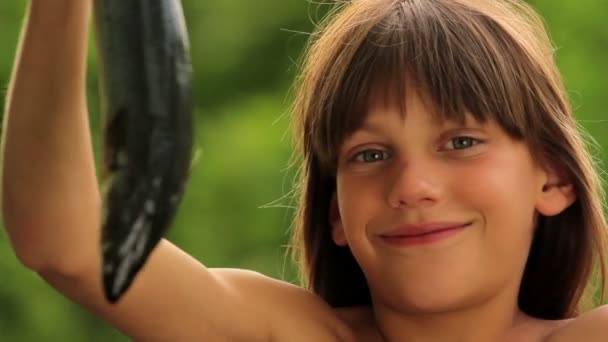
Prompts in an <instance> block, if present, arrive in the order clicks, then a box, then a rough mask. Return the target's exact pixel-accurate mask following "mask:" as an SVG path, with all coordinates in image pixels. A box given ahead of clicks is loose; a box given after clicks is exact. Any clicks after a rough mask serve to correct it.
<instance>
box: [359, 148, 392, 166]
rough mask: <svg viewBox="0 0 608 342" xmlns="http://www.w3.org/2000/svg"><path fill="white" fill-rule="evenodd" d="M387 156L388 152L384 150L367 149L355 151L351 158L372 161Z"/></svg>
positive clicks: (363, 161)
mask: <svg viewBox="0 0 608 342" xmlns="http://www.w3.org/2000/svg"><path fill="white" fill-rule="evenodd" d="M388 158H390V154H389V153H388V152H386V151H383V150H379V149H369V150H364V151H361V152H358V153H356V154H355V155H354V156H353V158H352V159H351V160H352V161H356V162H362V163H374V162H378V161H382V160H386V159H388Z"/></svg>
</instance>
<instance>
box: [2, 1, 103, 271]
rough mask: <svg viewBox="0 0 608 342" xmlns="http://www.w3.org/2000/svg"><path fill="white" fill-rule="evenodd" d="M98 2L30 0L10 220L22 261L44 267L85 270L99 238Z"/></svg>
mask: <svg viewBox="0 0 608 342" xmlns="http://www.w3.org/2000/svg"><path fill="white" fill-rule="evenodd" d="M90 7H91V2H90V0H80V1H72V0H52V1H41V0H39V1H36V0H32V1H31V2H30V8H29V16H28V19H27V21H26V23H25V28H24V31H23V36H22V39H21V43H20V47H19V51H18V56H17V58H16V63H15V66H14V71H13V76H12V80H11V83H10V87H9V93H8V96H7V105H6V116H5V123H4V127H5V131H4V134H3V139H4V141H3V159H4V160H3V163H2V196H3V198H2V200H3V201H2V203H3V204H2V206H3V207H2V211H3V219H4V225H5V227H6V229H7V231H8V233H9V236H10V239H11V242H12V244H13V246H14V248H15V251H16V254H17V256H18V257H19V259H20V260H21V261H22V262H23V263H24V264H25V265H27V266H28V267H31V268H33V269H36V270H40V271H43V270H45V269H47V268H48V267H51V266H52V267H56V266H59V267H61V268H62V269H65V270H66V271H70V272H72V271H77V270H78V268H80V267H83V265H80V264H79V263H77V262H75V260H78V259H77V258H76V256H82V255H87V253H85V252H84V249H87V248H90V247H91V246H92V245H94V244H96V243H97V241H98V236H97V234H98V231H97V230H96V229H95V227H96V225H97V222H98V221H99V212H100V210H99V208H100V197H99V192H98V187H97V181H96V178H95V166H94V159H93V151H92V147H91V139H90V137H89V122H88V116H87V109H86V97H85V86H84V83H85V72H86V64H85V60H86V58H85V56H86V52H87V49H86V48H87V34H88V21H89V12H90ZM75 213H79V214H78V215H75ZM60 250H61V251H65V252H63V253H57V251H60ZM80 261H82V263H83V264H88V263H90V262H91V260H80Z"/></svg>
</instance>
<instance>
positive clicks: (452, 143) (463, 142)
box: [443, 137, 481, 150]
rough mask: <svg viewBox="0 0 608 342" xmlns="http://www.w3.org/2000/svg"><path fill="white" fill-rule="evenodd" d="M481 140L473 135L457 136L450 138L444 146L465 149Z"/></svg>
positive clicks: (448, 148)
mask: <svg viewBox="0 0 608 342" xmlns="http://www.w3.org/2000/svg"><path fill="white" fill-rule="evenodd" d="M480 142H481V140H479V139H475V138H472V137H455V138H452V139H450V140H449V141H448V142H447V143H446V144H445V145H443V147H444V148H445V149H447V150H464V149H467V148H469V147H472V146H474V145H477V144H479V143H480Z"/></svg>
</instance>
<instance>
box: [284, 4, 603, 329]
mask: <svg viewBox="0 0 608 342" xmlns="http://www.w3.org/2000/svg"><path fill="white" fill-rule="evenodd" d="M305 56H306V57H305V60H304V61H303V69H302V73H301V76H300V78H299V80H298V83H297V93H296V101H295V105H294V108H293V115H294V118H293V119H294V120H293V123H294V133H295V138H296V143H297V147H298V149H297V152H298V153H299V154H298V156H299V158H300V161H301V162H302V168H301V169H300V174H299V183H298V184H299V188H298V194H299V203H298V209H297V213H296V217H295V222H294V223H295V226H294V235H293V241H292V242H293V243H292V245H293V246H294V250H295V253H296V256H297V257H298V260H299V262H300V264H301V265H300V266H301V270H302V275H303V278H304V280H305V282H306V284H307V286H309V288H310V289H311V290H312V291H313V292H315V293H317V294H318V295H319V296H321V297H322V298H323V299H324V300H326V301H327V302H328V303H329V304H330V305H332V306H336V307H337V306H355V305H366V304H370V294H369V288H368V285H367V282H366V280H365V277H364V275H363V272H362V271H361V269H360V267H359V265H358V264H357V262H356V261H355V259H354V258H353V256H352V254H351V253H350V251H349V249H348V248H344V247H338V246H337V245H335V244H334V243H333V241H332V238H331V227H330V224H329V217H328V215H329V206H330V199H331V196H332V194H333V193H334V192H335V187H336V184H335V171H336V170H335V168H336V153H337V151H338V149H339V147H340V144H341V142H342V141H343V139H344V138H345V137H346V136H347V135H348V134H350V133H352V132H353V131H354V130H355V129H356V128H357V127H358V126H359V125H360V124H361V123H362V120H363V119H364V117H365V114H366V110H367V108H368V105H369V101H370V100H371V97H372V92H373V94H376V95H377V94H381V95H382V94H384V95H386V96H387V97H389V96H391V97H392V98H395V96H397V98H405V96H404V94H405V91H407V89H406V84H410V82H407V81H408V80H413V81H414V82H412V83H413V84H415V85H416V87H417V88H420V89H422V90H423V91H425V92H426V93H427V94H428V95H429V97H430V99H431V100H432V102H433V104H434V106H435V107H436V111H435V112H436V115H437V116H438V117H439V118H449V119H452V120H460V121H462V120H464V117H465V114H466V113H471V114H472V115H473V116H474V117H475V118H476V119H477V120H480V121H482V122H483V121H486V120H493V121H495V122H497V123H498V124H499V125H500V126H501V127H502V128H503V129H504V130H505V131H506V132H507V133H508V134H509V135H510V136H511V137H512V138H514V139H518V140H521V141H525V142H526V143H527V144H528V146H529V147H530V150H531V152H532V154H533V155H534V156H535V157H538V158H543V159H544V160H550V161H552V162H554V163H557V164H558V165H560V166H561V167H563V168H564V170H565V171H566V172H567V173H568V175H569V176H570V177H571V180H572V182H573V185H574V187H575V190H576V193H577V200H576V202H575V203H574V204H573V205H571V206H570V207H569V208H567V209H566V210H565V211H563V212H562V213H561V214H559V215H557V216H554V217H540V219H539V221H538V225H537V227H536V233H535V236H534V239H533V243H532V247H531V251H530V255H529V258H528V262H527V265H526V268H525V271H524V276H523V280H522V284H521V289H520V294H519V306H520V308H521V309H522V310H523V311H524V312H526V313H528V314H530V315H532V316H535V317H539V318H545V319H559V318H565V317H570V316H573V315H576V314H577V313H578V312H579V311H580V304H581V302H582V300H581V299H582V298H583V294H584V293H585V290H586V289H588V287H587V284H590V283H591V281H590V280H591V277H592V275H593V274H594V272H593V271H594V270H597V271H598V272H597V273H595V274H597V276H598V277H599V278H598V279H599V284H600V285H601V287H602V291H601V295H602V297H603V289H604V288H605V283H606V265H605V263H606V261H605V257H606V250H605V248H606V247H605V246H606V243H605V240H606V237H605V234H606V222H605V216H604V212H603V207H602V205H603V201H604V194H603V191H602V186H601V180H600V178H599V176H598V173H597V172H596V170H595V165H594V160H593V158H592V157H591V155H590V153H589V152H588V151H587V147H586V143H585V140H584V139H583V138H584V135H583V134H582V133H580V131H579V129H578V128H577V124H576V122H575V120H574V119H573V114H572V109H571V107H570V105H569V103H568V99H567V96H566V92H565V89H564V85H563V82H562V80H561V77H560V74H559V72H558V70H557V67H556V65H555V61H554V49H553V47H552V44H551V42H550V39H549V37H548V35H547V33H546V31H545V29H544V25H543V23H542V20H541V19H540V18H539V16H538V15H537V14H536V13H535V12H534V11H533V10H532V9H531V8H530V7H529V6H528V5H526V4H525V3H523V2H521V1H516V0H509V1H507V0H503V1H480V0H353V1H345V2H341V3H338V4H336V6H335V7H334V8H333V10H332V11H330V13H329V15H328V16H327V17H326V18H325V20H324V21H323V22H322V23H321V25H320V27H319V28H318V30H317V31H316V32H315V33H314V34H313V35H312V37H311V41H310V45H309V46H308V48H307V50H306V51H305ZM588 293H591V291H589V292H588Z"/></svg>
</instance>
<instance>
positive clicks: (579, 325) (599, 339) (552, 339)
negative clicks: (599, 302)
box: [545, 305, 608, 342]
mask: <svg viewBox="0 0 608 342" xmlns="http://www.w3.org/2000/svg"><path fill="white" fill-rule="evenodd" d="M578 341H585V342H605V341H608V305H603V306H600V307H597V308H595V309H593V310H591V311H588V312H586V313H584V314H582V315H580V316H578V317H576V318H573V319H570V320H568V321H566V322H565V323H564V324H562V325H560V326H559V327H558V328H557V329H555V330H554V331H553V332H552V333H551V334H550V335H549V336H548V337H547V339H546V340H545V342H578Z"/></svg>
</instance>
